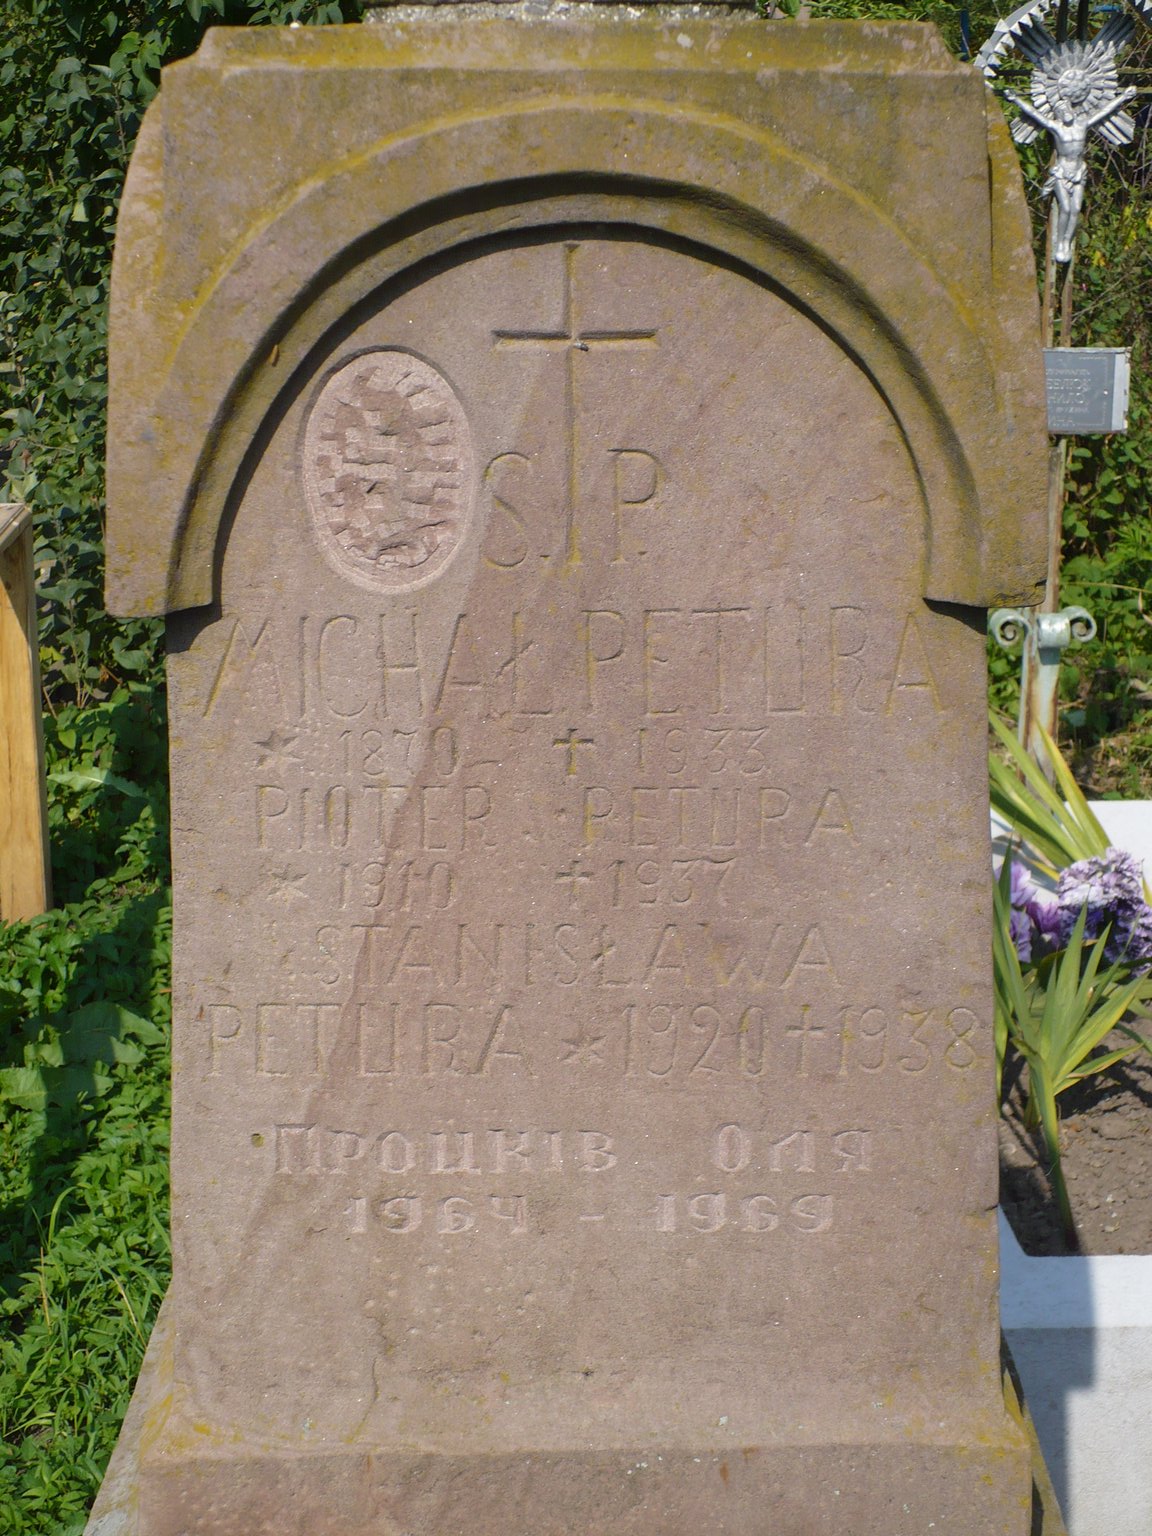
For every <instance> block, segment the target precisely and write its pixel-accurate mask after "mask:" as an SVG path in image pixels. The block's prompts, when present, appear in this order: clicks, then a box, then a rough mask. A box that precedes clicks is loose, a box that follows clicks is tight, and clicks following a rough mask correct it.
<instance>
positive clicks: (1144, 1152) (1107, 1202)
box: [1000, 1055, 1152, 1254]
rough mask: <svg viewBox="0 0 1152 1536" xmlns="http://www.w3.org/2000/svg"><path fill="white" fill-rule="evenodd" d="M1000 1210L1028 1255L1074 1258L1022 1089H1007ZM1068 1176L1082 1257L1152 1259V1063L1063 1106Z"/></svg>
mask: <svg viewBox="0 0 1152 1536" xmlns="http://www.w3.org/2000/svg"><path fill="white" fill-rule="evenodd" d="M1005 1088H1006V1092H1005V1096H1004V1115H1003V1118H1002V1119H1001V1122H1000V1203H1001V1206H1002V1207H1003V1209H1004V1212H1005V1214H1006V1215H1007V1217H1008V1220H1009V1221H1010V1222H1011V1224H1012V1228H1013V1230H1014V1231H1015V1233H1016V1236H1017V1237H1018V1238H1019V1240H1020V1244H1021V1247H1022V1248H1023V1249H1024V1251H1025V1253H1031V1254H1063V1253H1069V1252H1073V1251H1075V1250H1073V1249H1070V1248H1069V1247H1068V1245H1067V1244H1066V1242H1065V1240H1064V1236H1063V1233H1062V1231H1061V1227H1060V1220H1059V1217H1058V1215H1057V1211H1056V1202H1055V1200H1054V1199H1053V1196H1052V1184H1051V1180H1050V1178H1049V1176H1048V1170H1047V1166H1046V1160H1045V1158H1044V1155H1043V1152H1042V1150H1041V1146H1040V1138H1039V1136H1038V1135H1036V1134H1034V1133H1033V1132H1031V1131H1028V1130H1026V1129H1025V1128H1024V1124H1023V1119H1022V1115H1023V1107H1024V1095H1023V1093H1022V1092H1021V1090H1020V1084H1019V1082H1018V1081H1017V1082H1011V1083H1008V1082H1006V1084H1005ZM1058 1103H1059V1105H1060V1112H1061V1130H1062V1147H1063V1162H1064V1177H1065V1179H1066V1180H1067V1183H1068V1193H1069V1197H1070V1199H1071V1202H1072V1210H1073V1213H1074V1215H1075V1217H1076V1227H1077V1232H1078V1235H1079V1239H1080V1249H1079V1251H1080V1252H1082V1253H1099V1254H1106V1253H1148V1254H1152V1061H1149V1059H1148V1058H1147V1057H1146V1056H1143V1055H1139V1056H1137V1057H1135V1058H1134V1059H1133V1060H1131V1061H1129V1062H1122V1063H1120V1064H1118V1065H1117V1066H1115V1067H1113V1068H1112V1069H1111V1070H1110V1071H1108V1072H1106V1073H1102V1074H1100V1076H1098V1077H1095V1078H1090V1079H1088V1080H1087V1081H1086V1082H1084V1083H1081V1084H1079V1085H1078V1086H1077V1087H1075V1088H1071V1089H1069V1090H1068V1092H1067V1093H1064V1094H1062V1095H1061V1096H1060V1099H1059V1100H1058Z"/></svg>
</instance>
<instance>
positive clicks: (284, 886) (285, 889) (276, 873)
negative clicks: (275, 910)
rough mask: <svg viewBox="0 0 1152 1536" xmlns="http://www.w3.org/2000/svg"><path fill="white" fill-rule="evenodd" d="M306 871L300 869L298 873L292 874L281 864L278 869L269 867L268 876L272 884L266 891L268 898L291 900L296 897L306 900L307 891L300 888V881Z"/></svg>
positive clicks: (270, 899) (271, 899)
mask: <svg viewBox="0 0 1152 1536" xmlns="http://www.w3.org/2000/svg"><path fill="white" fill-rule="evenodd" d="M307 873H308V871H307V870H306V869H302V870H301V871H300V873H299V874H293V872H292V871H291V870H290V869H288V868H287V867H286V866H283V865H282V866H281V867H280V868H279V869H270V870H269V871H268V878H269V880H271V881H272V886H271V889H270V890H269V891H268V892H267V896H268V900H269V901H283V902H291V901H292V900H293V899H296V900H299V901H307V900H308V892H307V891H305V890H303V889H302V888H301V882H302V881H303V880H304V877H305V876H306V875H307Z"/></svg>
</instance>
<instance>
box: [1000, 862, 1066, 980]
mask: <svg viewBox="0 0 1152 1536" xmlns="http://www.w3.org/2000/svg"><path fill="white" fill-rule="evenodd" d="M1011 900H1012V919H1011V934H1012V942H1013V944H1015V946H1016V953H1017V954H1018V955H1019V956H1020V959H1021V960H1023V961H1024V962H1025V963H1027V962H1028V961H1029V960H1031V959H1032V951H1033V948H1034V946H1035V944H1036V941H1037V940H1038V939H1039V940H1041V941H1043V943H1044V947H1045V948H1047V949H1051V948H1053V947H1054V946H1055V943H1056V930H1057V926H1058V923H1059V919H1060V908H1059V906H1058V905H1057V902H1056V898H1055V896H1051V895H1049V894H1048V892H1047V891H1042V890H1041V889H1040V888H1039V886H1037V885H1036V884H1035V883H1034V881H1033V880H1032V877H1031V876H1030V875H1029V873H1028V871H1027V870H1026V869H1024V868H1023V866H1022V865H1020V864H1013V865H1012V890H1011Z"/></svg>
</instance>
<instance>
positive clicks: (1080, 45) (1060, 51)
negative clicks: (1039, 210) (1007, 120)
mask: <svg viewBox="0 0 1152 1536" xmlns="http://www.w3.org/2000/svg"><path fill="white" fill-rule="evenodd" d="M1129 4H1130V7H1131V9H1129V10H1116V11H1114V12H1113V13H1112V14H1111V15H1110V16H1109V18H1108V20H1107V21H1106V22H1105V23H1104V25H1103V26H1102V27H1101V28H1100V30H1099V31H1098V32H1097V33H1096V34H1095V36H1093V37H1089V36H1088V21H1089V5H1088V0H1080V4H1079V6H1078V10H1077V18H1076V26H1075V31H1074V35H1072V36H1069V27H1068V20H1069V17H1068V12H1069V5H1068V0H1059V3H1057V0H1031V3H1030V4H1028V5H1023V6H1021V7H1020V9H1019V10H1017V11H1013V13H1012V15H1011V16H1008V17H1006V18H1005V20H1003V21H1000V22H997V24H996V27H995V29H994V31H993V33H992V35H991V37H990V38H989V39H988V41H987V42H986V43H985V44H984V47H983V48H982V49H981V50H980V52H979V53H978V54H977V56H976V61H975V62H976V65H977V67H978V68H979V69H981V70H982V71H983V73H984V78H985V79H986V80H987V81H988V82H989V84H995V83H996V81H997V76H998V75H999V73H1000V71H1001V69H1003V67H1004V65H1005V63H1006V62H1007V60H1008V58H1009V55H1010V54H1011V52H1012V50H1013V49H1015V50H1016V51H1017V52H1018V53H1020V54H1022V55H1023V57H1024V58H1025V59H1026V60H1027V61H1028V63H1030V64H1031V65H1032V66H1033V69H1032V81H1031V92H1030V95H1031V100H1030V101H1025V100H1023V99H1022V98H1021V97H1019V96H1016V95H1014V94H1013V93H1012V92H1011V91H1007V90H1006V91H1005V92H1004V95H1005V97H1006V98H1007V100H1009V101H1011V102H1012V103H1013V104H1014V105H1015V106H1016V107H1018V108H1019V111H1020V116H1019V117H1018V118H1017V119H1016V121H1015V122H1014V123H1013V124H1012V137H1013V138H1014V139H1015V140H1016V142H1017V143H1018V144H1030V143H1031V142H1032V141H1033V140H1034V139H1035V137H1036V135H1037V134H1038V133H1039V132H1040V131H1041V129H1043V130H1044V131H1045V132H1047V133H1048V134H1049V136H1050V137H1051V140H1052V147H1053V150H1054V156H1053V161H1052V166H1051V169H1050V170H1049V173H1048V179H1047V181H1046V182H1045V183H1044V194H1045V196H1047V197H1051V198H1053V199H1054V201H1055V204H1056V219H1055V228H1054V235H1053V244H1052V256H1053V259H1054V260H1055V261H1057V262H1061V263H1066V262H1069V261H1071V260H1072V245H1073V242H1074V240H1075V238H1076V225H1077V223H1078V222H1079V219H1080V210H1081V208H1082V206H1083V203H1084V180H1085V156H1086V154H1087V149H1088V136H1089V134H1090V133H1095V134H1097V135H1099V137H1100V138H1102V139H1104V140H1105V141H1106V142H1107V143H1109V144H1113V145H1117V146H1119V145H1123V144H1130V143H1131V142H1132V136H1133V133H1134V132H1135V123H1134V122H1133V120H1132V118H1131V116H1130V115H1129V114H1128V113H1127V112H1125V111H1124V110H1123V109H1124V107H1125V105H1126V103H1127V102H1129V101H1131V99H1132V97H1133V96H1135V94H1136V92H1135V89H1134V88H1133V87H1128V88H1127V89H1124V90H1121V88H1120V80H1119V76H1118V73H1117V64H1118V59H1119V55H1120V53H1121V52H1122V51H1123V49H1124V48H1126V47H1127V45H1128V43H1129V42H1130V41H1131V39H1132V34H1133V33H1134V32H1135V30H1136V19H1137V17H1138V16H1139V17H1140V18H1141V19H1143V20H1144V21H1146V22H1152V0H1129ZM1054 8H1055V9H1056V11H1057V17H1056V31H1055V35H1053V34H1052V33H1051V32H1050V31H1049V30H1048V28H1047V27H1046V26H1045V25H1044V20H1043V18H1044V17H1045V16H1046V15H1047V14H1048V13H1049V12H1050V11H1052V10H1053V9H1054Z"/></svg>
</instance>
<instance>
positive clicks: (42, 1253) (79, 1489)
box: [0, 690, 171, 1536]
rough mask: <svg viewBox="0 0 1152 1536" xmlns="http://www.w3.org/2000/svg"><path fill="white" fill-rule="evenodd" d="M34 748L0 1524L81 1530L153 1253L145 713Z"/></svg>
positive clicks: (0, 1340) (14, 970)
mask: <svg viewBox="0 0 1152 1536" xmlns="http://www.w3.org/2000/svg"><path fill="white" fill-rule="evenodd" d="M47 746H48V760H49V771H50V772H49V788H50V797H51V798H50V809H49V818H50V829H51V833H52V842H53V848H54V853H55V855H56V868H55V869H54V880H55V885H56V890H57V893H58V900H60V902H61V905H59V906H58V907H56V908H55V909H54V910H53V911H52V912H49V913H46V914H44V915H43V916H42V917H40V918H36V919H34V920H33V921H31V922H28V923H17V924H10V925H3V924H0V1039H2V1040H3V1045H2V1046H0V1106H2V1108H0V1209H2V1218H0V1319H2V1321H0V1536H65V1533H68V1536H72V1533H79V1532H80V1531H82V1530H83V1528H84V1524H85V1521H86V1518H87V1514H88V1510H89V1507H90V1505H91V1503H92V1500H93V1498H94V1497H95V1494H96V1490H97V1488H98V1487H99V1484H100V1479H101V1477H102V1476H103V1472H104V1468H105V1466H106V1464H107V1460H108V1457H109V1455H110V1453H111V1450H112V1446H113V1444H114V1442H115V1438H116V1435H117V1432H118V1430H119V1425H120V1420H121V1418H122V1417H123V1414H124V1410H125V1408H126V1407H127V1403H128V1397H129V1395H130V1393H131V1389H132V1385H133V1382H134V1381H135V1377H136V1373H137V1371H138V1370H139V1367H140V1360H141V1357H142V1355H143V1351H144V1345H145V1343H146V1342H147V1338H148V1334H149V1331H150V1329H151V1326H152V1323H153V1320H154V1318H155V1315H156V1311H157V1308H158V1307H159V1304H160V1301H161V1298H162V1297H163V1294H164V1290H165V1288H166V1286H167V1283H168V1275H169V1268H170V1266H169V1250H168V1235H167V1211H168V1129H167V1128H168V1054H169V1053H168V1029H169V1015H170V1009H169V996H168V975H169V961H170V952H171V951H170V914H169V904H168V893H167V887H166V879H167V844H166V837H165V829H166V824H167V809H166V805H165V804H164V798H163V797H164V793H165V790H164V784H165V776H164V773H163V771H162V761H163V752H164V722H163V717H162V713H160V712H158V711H156V710H155V709H154V708H150V707H149V706H148V704H147V702H146V700H144V699H143V698H142V697H140V696H136V695H133V694H132V693H131V692H127V691H124V690H121V691H119V692H118V694H115V695H113V697H112V699H111V700H109V701H107V702H105V703H102V704H99V705H96V706H94V707H92V708H90V709H87V710H75V709H72V710H65V711H61V713H60V716H59V717H58V718H57V720H56V721H55V722H52V721H50V722H49V740H48V743H47ZM77 758H79V760H80V761H81V763H84V764H86V765H87V768H88V769H89V771H88V772H86V773H80V774H77V773H76V771H75V770H76V762H77ZM65 761H67V762H68V764H69V766H68V767H61V766H60V765H61V764H62V763H64V762H65ZM54 773H55V774H56V775H57V777H56V778H55V779H54V778H53V774H54ZM109 870H111V874H108V873H107V871H109Z"/></svg>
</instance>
